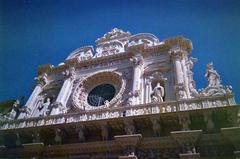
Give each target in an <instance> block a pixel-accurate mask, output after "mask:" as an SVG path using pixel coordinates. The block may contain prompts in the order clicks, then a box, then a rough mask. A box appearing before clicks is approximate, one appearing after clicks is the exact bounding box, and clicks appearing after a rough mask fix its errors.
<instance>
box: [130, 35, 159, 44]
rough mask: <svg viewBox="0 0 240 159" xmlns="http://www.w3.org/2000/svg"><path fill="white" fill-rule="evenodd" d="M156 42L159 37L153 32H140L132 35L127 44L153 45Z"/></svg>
mask: <svg viewBox="0 0 240 159" xmlns="http://www.w3.org/2000/svg"><path fill="white" fill-rule="evenodd" d="M158 43H159V39H158V38H157V37H156V36H154V35H153V34H149V33H141V34H137V35H134V36H132V37H131V38H130V39H129V43H128V46H134V45H140V44H146V45H147V46H154V45H156V44H158Z"/></svg>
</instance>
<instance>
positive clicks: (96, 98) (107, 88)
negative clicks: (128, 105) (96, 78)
mask: <svg viewBox="0 0 240 159" xmlns="http://www.w3.org/2000/svg"><path fill="white" fill-rule="evenodd" d="M115 93H116V89H115V88H114V86H113V85H111V84H101V85H98V86H97V87H95V88H93V89H92V90H91V91H90V92H89V94H88V97H87V101H88V104H89V105H91V106H101V105H104V104H105V102H106V101H111V100H112V99H113V97H114V96H115Z"/></svg>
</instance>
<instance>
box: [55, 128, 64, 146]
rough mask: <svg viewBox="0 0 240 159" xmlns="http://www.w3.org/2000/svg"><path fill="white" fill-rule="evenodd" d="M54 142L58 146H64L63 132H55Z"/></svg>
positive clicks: (59, 130) (58, 130) (57, 130)
mask: <svg viewBox="0 0 240 159" xmlns="http://www.w3.org/2000/svg"><path fill="white" fill-rule="evenodd" d="M54 141H55V142H56V144H62V131H61V129H59V128H57V129H56V130H55V138H54Z"/></svg>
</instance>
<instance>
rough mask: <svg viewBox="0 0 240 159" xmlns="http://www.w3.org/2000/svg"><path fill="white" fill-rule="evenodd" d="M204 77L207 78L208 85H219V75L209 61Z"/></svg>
mask: <svg viewBox="0 0 240 159" xmlns="http://www.w3.org/2000/svg"><path fill="white" fill-rule="evenodd" d="M205 77H207V79H208V87H218V86H220V85H221V84H220V76H219V74H218V73H217V71H216V70H214V68H213V64H212V63H210V64H208V65H207V72H206V74H205Z"/></svg>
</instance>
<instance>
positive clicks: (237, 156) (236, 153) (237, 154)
mask: <svg viewBox="0 0 240 159" xmlns="http://www.w3.org/2000/svg"><path fill="white" fill-rule="evenodd" d="M233 153H234V156H235V159H240V151H234V152H233Z"/></svg>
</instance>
